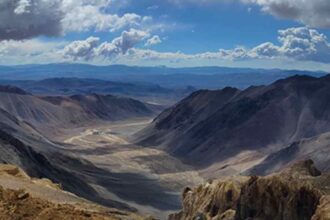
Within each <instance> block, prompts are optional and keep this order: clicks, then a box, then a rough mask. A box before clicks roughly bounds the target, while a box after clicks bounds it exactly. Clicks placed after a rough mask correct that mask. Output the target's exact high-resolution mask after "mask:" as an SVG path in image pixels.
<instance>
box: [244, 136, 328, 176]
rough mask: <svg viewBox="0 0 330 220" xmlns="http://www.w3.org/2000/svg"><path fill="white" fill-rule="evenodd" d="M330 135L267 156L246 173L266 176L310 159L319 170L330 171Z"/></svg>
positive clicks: (299, 142)
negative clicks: (294, 162)
mask: <svg viewBox="0 0 330 220" xmlns="http://www.w3.org/2000/svg"><path fill="white" fill-rule="evenodd" d="M329 140H330V133H329V132H327V133H323V134H321V135H319V136H316V137H312V138H309V139H303V140H300V141H297V142H294V143H292V144H290V145H289V146H288V147H286V148H284V149H281V150H279V151H277V152H274V153H272V154H270V155H269V156H267V157H266V158H265V159H264V160H263V161H262V162H261V163H260V164H258V165H256V166H254V167H252V168H251V169H250V170H248V171H246V172H245V173H246V174H250V175H267V174H270V173H273V172H276V171H278V170H280V169H281V168H283V167H284V166H288V165H289V164H291V163H292V161H296V160H306V159H312V160H314V161H315V163H316V165H317V167H319V168H320V169H321V170H327V171H329V170H330V163H329V162H330V141H329Z"/></svg>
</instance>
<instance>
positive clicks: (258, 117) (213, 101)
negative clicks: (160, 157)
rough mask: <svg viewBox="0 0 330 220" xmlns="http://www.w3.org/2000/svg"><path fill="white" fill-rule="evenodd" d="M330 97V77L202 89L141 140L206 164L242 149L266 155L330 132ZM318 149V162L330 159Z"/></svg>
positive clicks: (145, 132) (138, 137)
mask: <svg viewBox="0 0 330 220" xmlns="http://www.w3.org/2000/svg"><path fill="white" fill-rule="evenodd" d="M329 100H330V77H329V76H325V77H321V78H314V77H309V76H294V77H291V78H288V79H284V80H279V81H277V82H275V83H273V84H271V85H269V86H259V87H250V88H248V89H246V90H243V91H241V90H238V89H234V88H225V89H222V90H218V91H207V90H202V91H197V92H195V93H193V94H192V95H190V96H189V97H187V98H186V99H184V100H183V101H181V102H179V103H178V104H176V105H175V106H174V107H172V108H169V109H167V110H165V111H164V112H163V113H162V114H160V115H159V116H158V117H157V118H156V119H155V120H154V121H153V123H152V124H151V125H150V126H149V127H147V128H146V129H144V130H143V131H141V132H139V133H138V134H136V139H135V140H136V142H138V143H140V144H142V145H144V146H160V147H161V148H163V149H165V150H166V151H168V152H170V153H171V154H172V155H175V156H178V157H180V158H182V159H183V160H184V161H187V162H188V163H191V164H194V165H197V166H202V167H204V166H209V165H212V164H213V163H215V162H219V161H225V160H226V159H229V158H232V157H235V156H237V155H239V154H240V153H242V152H257V153H258V154H259V155H261V156H259V158H262V157H264V156H267V155H269V154H270V153H274V152H276V151H278V150H281V149H283V148H285V147H287V146H289V145H290V144H292V143H293V142H296V141H300V140H301V139H304V138H311V137H314V136H317V135H320V134H322V133H325V132H328V131H330V104H329ZM314 150H315V151H314V152H313V154H314V159H315V162H316V163H317V164H320V163H322V164H326V163H327V162H328V161H329V158H328V157H326V156H325V157H322V156H317V155H320V154H322V149H321V148H320V149H319V148H315V149H314ZM323 150H326V148H323ZM326 151H327V150H326ZM291 159H292V160H294V159H295V155H292V158H291ZM321 168H322V169H324V170H328V169H329V167H328V166H321Z"/></svg>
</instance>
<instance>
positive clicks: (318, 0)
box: [242, 0, 330, 28]
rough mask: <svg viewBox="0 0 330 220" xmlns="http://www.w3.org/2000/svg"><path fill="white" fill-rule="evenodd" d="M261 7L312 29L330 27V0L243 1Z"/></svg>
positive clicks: (267, 11)
mask: <svg viewBox="0 0 330 220" xmlns="http://www.w3.org/2000/svg"><path fill="white" fill-rule="evenodd" d="M242 1H243V2H246V3H252V4H257V5H260V6H261V8H262V10H263V11H264V12H266V13H269V14H271V15H274V16H277V17H279V18H285V19H294V20H297V21H299V22H301V23H303V24H305V25H307V26H310V27H323V28H329V27H330V13H329V12H330V1H329V0H242Z"/></svg>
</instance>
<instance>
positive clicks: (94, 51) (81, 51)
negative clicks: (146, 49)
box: [62, 29, 150, 60]
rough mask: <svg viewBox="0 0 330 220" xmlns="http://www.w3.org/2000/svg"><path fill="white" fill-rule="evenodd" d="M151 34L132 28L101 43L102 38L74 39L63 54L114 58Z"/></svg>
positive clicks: (81, 57) (77, 58) (90, 57)
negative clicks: (109, 40)
mask: <svg viewBox="0 0 330 220" xmlns="http://www.w3.org/2000/svg"><path fill="white" fill-rule="evenodd" d="M149 36H150V34H149V33H148V32H145V31H141V30H136V29H130V30H129V31H123V32H122V34H121V36H120V37H117V38H115V39H113V40H112V41H111V42H103V43H101V44H100V42H99V41H100V39H99V38H95V37H89V38H88V39H86V40H84V41H74V42H72V43H71V44H69V45H67V46H66V47H65V48H64V49H63V51H62V54H63V56H64V57H66V58H71V59H73V60H91V59H95V58H100V57H101V58H114V57H116V56H119V55H124V54H126V52H127V51H128V50H129V49H131V48H133V47H134V46H135V45H136V44H138V43H140V42H141V41H143V40H144V39H146V38H147V37H149Z"/></svg>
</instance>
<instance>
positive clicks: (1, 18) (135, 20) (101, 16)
mask: <svg viewBox="0 0 330 220" xmlns="http://www.w3.org/2000/svg"><path fill="white" fill-rule="evenodd" d="M112 2H113V0H91V1H88V0H1V1H0V41H1V40H23V39H29V38H33V37H38V36H41V35H43V36H60V35H62V34H64V33H66V32H82V31H89V30H94V31H118V30H120V29H124V28H128V27H139V26H141V25H143V24H144V23H148V22H149V23H150V21H151V19H152V18H151V17H148V16H140V15H137V14H134V13H126V14H123V15H120V16H119V15H117V14H109V13H107V9H108V8H109V7H111V6H112V5H111V4H112Z"/></svg>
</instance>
